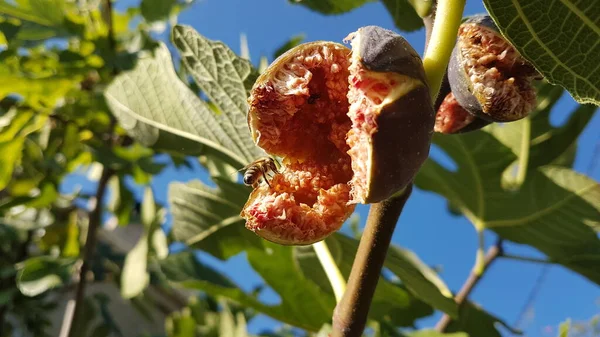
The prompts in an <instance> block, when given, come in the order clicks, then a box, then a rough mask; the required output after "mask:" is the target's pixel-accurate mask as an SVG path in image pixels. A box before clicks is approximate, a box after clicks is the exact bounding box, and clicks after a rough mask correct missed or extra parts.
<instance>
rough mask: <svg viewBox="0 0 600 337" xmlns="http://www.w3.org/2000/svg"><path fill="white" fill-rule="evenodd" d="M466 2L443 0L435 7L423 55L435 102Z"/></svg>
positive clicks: (462, 0)
mask: <svg viewBox="0 0 600 337" xmlns="http://www.w3.org/2000/svg"><path fill="white" fill-rule="evenodd" d="M465 2H466V1H465V0H441V1H438V2H437V5H436V8H435V19H434V22H433V29H432V32H431V36H430V40H429V41H428V42H427V43H426V45H427V51H426V52H425V56H424V57H423V67H424V68H425V73H426V74H427V81H428V84H429V91H430V93H431V99H432V100H433V101H434V102H435V100H436V98H437V95H438V91H439V90H440V85H441V83H442V79H443V78H444V75H445V74H446V67H447V65H448V61H449V60H450V54H452V49H453V48H454V43H455V41H456V34H457V32H458V27H459V26H460V21H461V19H462V14H463V10H464V8H465Z"/></svg>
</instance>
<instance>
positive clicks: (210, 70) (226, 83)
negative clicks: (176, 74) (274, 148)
mask: <svg viewBox="0 0 600 337" xmlns="http://www.w3.org/2000/svg"><path fill="white" fill-rule="evenodd" d="M172 40H173V43H174V44H175V46H176V47H177V49H178V50H179V53H180V55H181V59H182V62H183V64H184V65H185V67H186V68H187V70H188V72H189V73H190V74H191V75H192V77H193V78H194V80H195V81H196V84H198V87H200V89H202V92H203V93H205V94H206V95H207V96H208V98H209V99H210V101H211V102H212V103H214V104H215V106H216V107H217V108H218V110H219V112H220V114H223V115H225V116H223V118H221V119H220V120H219V121H220V125H221V126H222V129H223V131H224V132H225V134H226V135H227V136H228V138H230V139H232V140H233V144H232V145H233V146H234V147H233V148H231V149H232V150H234V151H235V152H236V153H238V154H240V155H241V156H243V157H244V158H245V159H246V160H247V162H251V161H252V160H254V159H256V158H258V157H259V156H262V155H264V152H263V151H262V150H261V149H260V148H258V147H257V146H255V145H254V142H253V140H252V137H251V135H250V132H249V130H248V122H247V118H246V112H247V111H248V103H247V97H248V94H247V85H248V84H249V83H247V82H248V81H249V80H250V79H252V78H253V76H256V75H257V74H256V71H255V70H254V69H253V68H252V65H251V64H250V62H249V61H248V60H245V59H243V58H241V57H238V56H236V55H235V54H234V53H233V51H231V49H229V48H228V47H227V46H226V45H225V44H223V43H222V42H220V41H211V40H208V39H206V38H205V37H203V36H202V35H200V34H198V32H196V31H195V30H194V29H193V28H191V27H189V26H183V25H176V26H175V27H173V34H172ZM250 84H253V83H250ZM244 165H245V164H244Z"/></svg>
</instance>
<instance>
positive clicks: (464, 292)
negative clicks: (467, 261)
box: [435, 239, 503, 332]
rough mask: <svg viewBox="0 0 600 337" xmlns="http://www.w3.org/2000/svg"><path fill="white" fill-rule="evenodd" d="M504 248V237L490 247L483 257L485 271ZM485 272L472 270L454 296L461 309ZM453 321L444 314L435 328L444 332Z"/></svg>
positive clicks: (500, 254)
mask: <svg viewBox="0 0 600 337" xmlns="http://www.w3.org/2000/svg"><path fill="white" fill-rule="evenodd" d="M502 254H503V248H502V239H499V240H498V241H497V242H496V244H495V245H493V246H492V247H490V248H489V249H488V251H487V253H486V254H485V258H484V259H483V266H484V269H483V270H484V271H486V270H488V268H489V266H490V265H491V264H492V262H494V261H495V260H496V259H497V258H498V257H500V256H502ZM482 276H483V273H480V274H476V273H475V271H474V270H473V271H471V274H470V275H469V277H468V278H467V280H466V281H465V283H464V284H463V286H462V287H461V288H460V291H459V292H458V294H456V296H455V297H454V301H455V302H456V303H457V304H458V306H459V309H460V307H461V306H462V305H463V304H464V302H465V301H466V300H467V297H469V295H470V294H471V292H472V291H473V289H475V286H476V285H477V284H478V283H479V281H480V280H481V277H482ZM450 323H452V317H450V316H449V315H448V314H444V315H443V316H442V318H440V320H439V321H438V322H437V324H436V325H435V330H436V331H438V332H444V331H446V329H447V328H448V326H449V325H450Z"/></svg>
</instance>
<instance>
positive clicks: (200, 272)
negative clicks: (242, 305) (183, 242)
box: [160, 251, 235, 287]
mask: <svg viewBox="0 0 600 337" xmlns="http://www.w3.org/2000/svg"><path fill="white" fill-rule="evenodd" d="M160 268H161V271H162V272H163V273H164V275H165V276H166V277H167V279H169V281H173V282H177V283H180V282H186V281H191V280H195V279H198V280H204V281H207V282H210V283H211V284H214V285H217V286H222V287H235V285H234V284H233V282H231V281H230V280H229V279H228V278H227V277H225V276H223V275H222V274H220V273H219V272H217V271H216V270H214V269H212V268H211V267H209V266H207V265H205V264H203V263H202V262H200V261H199V260H198V259H197V258H196V256H194V254H193V253H192V252H189V251H186V252H182V253H177V254H171V255H169V256H168V257H167V258H166V259H164V260H163V261H160Z"/></svg>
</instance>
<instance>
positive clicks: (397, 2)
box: [381, 0, 423, 32]
mask: <svg viewBox="0 0 600 337" xmlns="http://www.w3.org/2000/svg"><path fill="white" fill-rule="evenodd" d="M413 1H414V2H416V3H419V4H420V3H421V1H418V0H416V1H415V0H413ZM381 2H383V4H384V5H385V7H386V8H387V10H388V12H389V13H390V15H391V16H392V19H394V24H395V25H396V27H398V29H400V30H403V31H405V32H412V31H415V30H417V29H419V28H421V27H423V19H421V17H420V16H419V15H418V14H417V12H416V11H415V8H414V7H413V6H412V5H411V3H410V2H409V0H381Z"/></svg>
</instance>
